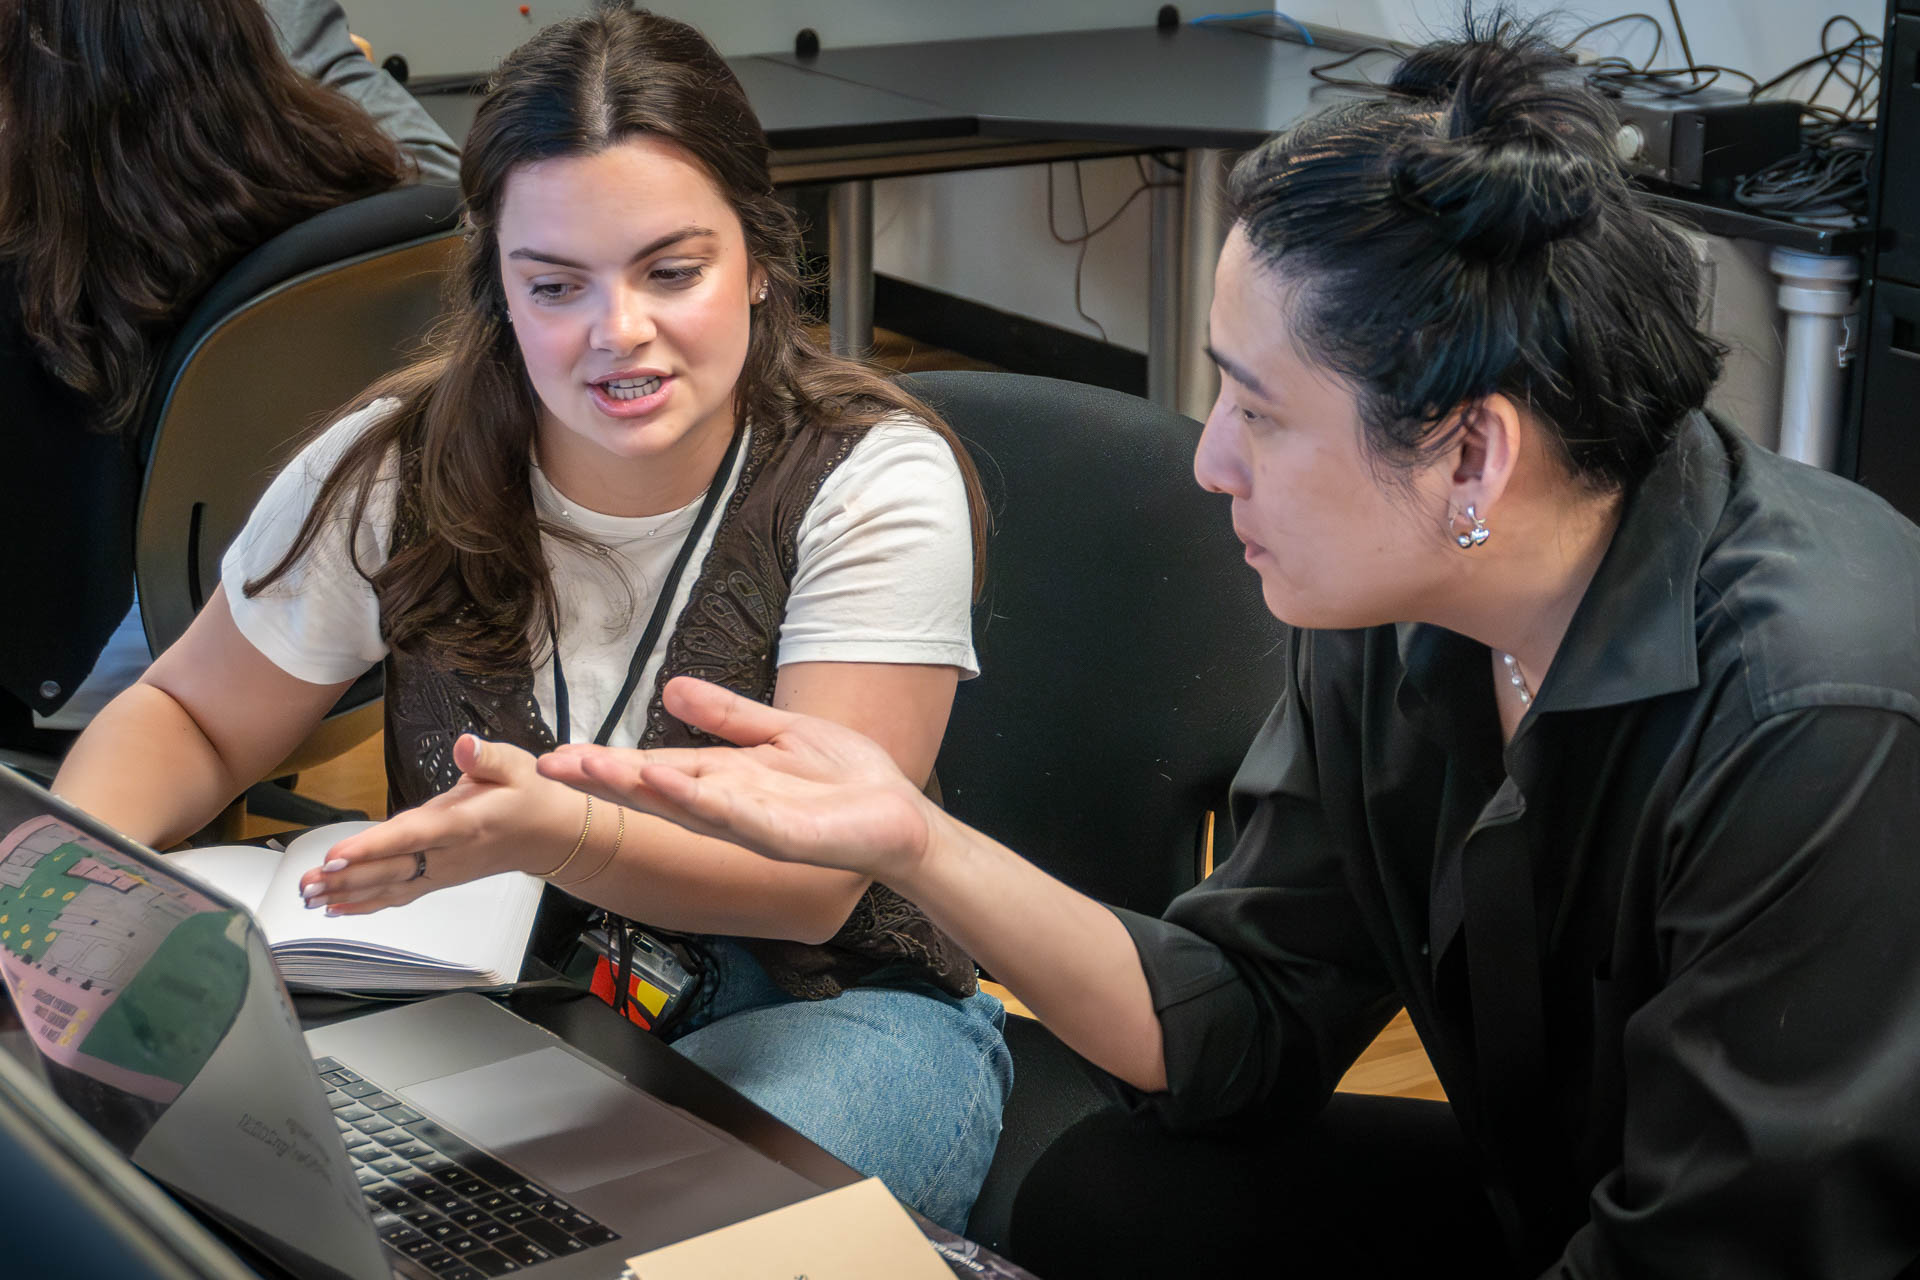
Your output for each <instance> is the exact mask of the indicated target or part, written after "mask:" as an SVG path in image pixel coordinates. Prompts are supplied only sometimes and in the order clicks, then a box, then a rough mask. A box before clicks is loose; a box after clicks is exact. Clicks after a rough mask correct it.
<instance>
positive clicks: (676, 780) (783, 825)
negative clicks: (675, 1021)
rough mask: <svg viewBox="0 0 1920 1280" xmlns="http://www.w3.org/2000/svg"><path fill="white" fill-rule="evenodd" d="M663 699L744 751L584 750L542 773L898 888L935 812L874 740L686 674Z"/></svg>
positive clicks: (788, 858)
mask: <svg viewBox="0 0 1920 1280" xmlns="http://www.w3.org/2000/svg"><path fill="white" fill-rule="evenodd" d="M664 698H665V705H666V708H667V710H668V711H669V712H671V713H672V714H673V715H675V716H677V717H678V718H679V719H680V720H682V721H683V722H685V723H687V724H689V725H692V726H693V727H695V728H697V729H703V730H705V731H706V732H708V733H711V734H713V735H714V736H716V737H719V738H724V739H726V740H727V741H729V742H734V743H738V744H739V748H727V747H704V748H677V749H665V750H655V751H639V750H632V749H618V748H612V747H597V746H590V745H584V744H577V745H569V746H565V747H561V748H560V749H559V750H557V751H555V752H553V753H552V754H550V755H545V756H542V757H541V758H540V761H539V766H538V767H539V771H540V772H541V773H542V774H543V775H545V776H546V777H548V778H552V779H555V780H557V781H560V782H565V783H567V784H568V785H569V786H573V787H578V788H579V789H581V790H582V791H587V792H591V793H592V794H594V795H596V796H599V797H600V798H602V799H604V800H609V801H612V802H613V803H616V804H625V805H628V806H630V807H632V808H635V809H639V810H642V811H644V812H646V813H652V814H656V815H658V816H660V817H662V818H665V819H667V820H668V821H670V822H674V823H677V824H679V825H680V826H682V827H685V828H686V829H687V830H689V831H694V832H697V833H699V834H702V835H708V836H715V837H717V838H719V839H722V840H727V841H730V842H732V843H734V844H738V845H743V846H745V847H746V848H748V849H752V850H753V851H754V852H756V853H759V854H763V855H765V856H766V857H769V858H776V859H779V860H780V861H783V862H804V863H811V864H813V865H815V866H822V867H837V868H840V869H843V870H847V871H856V872H860V873H862V874H864V875H869V876H873V877H875V878H876V879H881V880H890V879H894V878H896V877H897V876H898V875H899V874H900V873H901V872H902V871H904V870H906V869H907V868H909V867H910V866H911V865H912V864H914V863H915V862H917V861H918V860H919V859H920V858H921V857H922V856H923V855H924V854H925V852H926V848H927V845H928V843H929V842H930V840H931V837H932V830H933V823H934V821H935V820H936V815H937V811H936V810H934V808H933V806H932V805H931V804H930V803H929V802H928V801H927V800H926V799H925V797H923V796H922V795H921V794H920V792H919V790H918V789H917V788H916V787H915V786H914V785H913V783H912V782H910V781H908V780H907V778H906V777H905V776H904V775H903V774H902V773H901V772H900V770H899V768H898V767H897V766H896V765H895V764H894V762H893V759H892V757H891V756H889V755H888V754H887V753H886V751H885V750H884V749H883V748H881V747H880V746H879V745H878V744H877V743H875V742H874V741H873V740H871V739H870V738H867V737H865V736H863V735H861V734H859V733H857V732H855V731H854V730H852V729H849V728H847V727H846V726H844V725H839V724H835V723H833V722H832V721H830V720H822V719H819V718H817V717H814V716H803V715H796V714H794V713H793V712H789V711H781V710H778V709H776V708H774V707H769V706H766V705H765V704H763V703H759V702H755V701H753V700H751V699H749V698H742V697H740V696H739V695H738V694H734V693H731V692H729V691H727V690H725V689H722V688H721V687H719V686H718V685H714V684H708V683H706V682H705V681H702V680H695V679H693V678H691V677H688V676H681V677H678V678H677V679H675V680H673V681H671V682H670V683H669V684H668V685H667V687H666V690H665V694H664Z"/></svg>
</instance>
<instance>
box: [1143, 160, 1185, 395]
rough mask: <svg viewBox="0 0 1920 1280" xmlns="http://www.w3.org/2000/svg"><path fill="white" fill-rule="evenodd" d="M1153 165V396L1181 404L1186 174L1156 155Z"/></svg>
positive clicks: (1149, 164)
mask: <svg viewBox="0 0 1920 1280" xmlns="http://www.w3.org/2000/svg"><path fill="white" fill-rule="evenodd" d="M1188 154H1189V155H1191V154H1192V153H1191V152H1189V153H1188ZM1147 169H1148V172H1149V173H1150V174H1151V175H1152V177H1153V182H1154V188H1153V190H1152V191H1151V192H1149V193H1148V200H1149V202H1150V203H1149V205H1148V208H1147V399H1149V400H1151V401H1153V402H1154V403H1155V404H1157V405H1159V406H1160V407H1161V408H1163V409H1177V408H1178V407H1179V402H1180V308H1181V299H1180V260H1181V246H1182V242H1183V239H1184V232H1185V229H1186V228H1185V214H1184V210H1183V203H1184V202H1183V200H1182V193H1181V189H1180V185H1179V183H1180V175H1179V173H1178V172H1177V171H1176V170H1174V168H1173V167H1172V166H1171V165H1167V164H1162V163H1161V162H1160V159H1159V158H1158V157H1154V158H1153V159H1150V160H1148V162H1147Z"/></svg>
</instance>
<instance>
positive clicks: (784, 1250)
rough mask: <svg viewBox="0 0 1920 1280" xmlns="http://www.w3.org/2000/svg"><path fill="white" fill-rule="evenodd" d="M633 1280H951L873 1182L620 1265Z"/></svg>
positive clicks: (907, 1220) (908, 1221)
mask: <svg viewBox="0 0 1920 1280" xmlns="http://www.w3.org/2000/svg"><path fill="white" fill-rule="evenodd" d="M627 1269H628V1270H629V1271H631V1272H632V1273H633V1276H634V1280H803V1278H804V1280H953V1272H952V1271H950V1270H948V1268H947V1264H946V1263H944V1262H942V1261H941V1260H940V1255H939V1254H937V1253H935V1252H934V1249H933V1246H932V1245H931V1244H929V1243H928V1242H927V1238H926V1237H925V1236H923V1235H921V1234H920V1229H919V1228H918V1227H916V1226H914V1225H913V1219H912V1218H910V1217H908V1216H907V1211H906V1210H904V1209H902V1208H901V1207H900V1206H899V1205H898V1204H897V1203H895V1201H894V1198H893V1193H892V1192H890V1191H888V1190H887V1188H886V1187H885V1186H884V1185H883V1184H882V1183H881V1181H880V1179H878V1178H868V1179H867V1180H866V1181H864V1182H856V1183H854V1184H853V1185H852V1186H849V1187H841V1188H840V1189H839V1190H837V1191H827V1192H823V1193H821V1194H820V1195H817V1196H814V1197H813V1198H812V1199H811V1200H802V1201H801V1202H800V1203H799V1204H790V1205H788V1206H786V1207H785V1208H784V1209H775V1210H773V1211H772V1212H771V1213H763V1214H761V1215H760V1216H759V1217H757V1218H748V1219H747V1220H746V1221H744V1222H736V1223H734V1224H733V1225H732V1226H727V1227H721V1228H720V1229H719V1230H717V1231H709V1232H707V1234H705V1235H703V1236H695V1237H694V1238H693V1239H691V1240H682V1241H681V1242H680V1243H678V1244H670V1245H667V1246H666V1247H665V1248H661V1249H655V1250H653V1251H652V1252H651V1253H643V1254H641V1255H640V1256H639V1257H637V1258H630V1259H628V1260H627Z"/></svg>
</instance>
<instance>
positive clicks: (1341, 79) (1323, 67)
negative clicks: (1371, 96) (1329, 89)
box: [1307, 44, 1402, 89]
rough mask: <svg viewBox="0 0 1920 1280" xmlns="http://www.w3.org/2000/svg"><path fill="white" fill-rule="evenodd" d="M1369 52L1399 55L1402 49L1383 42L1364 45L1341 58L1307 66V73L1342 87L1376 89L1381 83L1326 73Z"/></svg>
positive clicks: (1319, 79)
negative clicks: (1314, 65)
mask: <svg viewBox="0 0 1920 1280" xmlns="http://www.w3.org/2000/svg"><path fill="white" fill-rule="evenodd" d="M1370 53H1391V54H1394V55H1396V56H1400V55H1401V54H1402V50H1399V49H1395V48H1393V47H1392V46H1390V45H1384V44H1370V45H1366V46H1365V47H1363V48H1359V49H1355V50H1354V51H1353V52H1352V53H1349V54H1347V55H1346V56H1345V57H1343V58H1335V59H1334V60H1333V61H1332V62H1323V63H1321V64H1320V65H1319V66H1317V67H1308V68H1307V74H1308V75H1310V76H1312V77H1313V78H1314V79H1315V80H1318V81H1319V82H1320V83H1322V84H1331V85H1337V86H1339V87H1340V88H1342V89H1378V88H1380V87H1381V85H1380V83H1379V82H1378V81H1375V80H1358V79H1352V78H1349V77H1347V76H1330V75H1328V74H1327V72H1329V71H1335V70H1338V69H1339V68H1341V67H1344V66H1346V65H1347V64H1348V63H1349V62H1352V61H1354V60H1355V59H1356V58H1364V57H1366V56H1367V55H1368V54H1370Z"/></svg>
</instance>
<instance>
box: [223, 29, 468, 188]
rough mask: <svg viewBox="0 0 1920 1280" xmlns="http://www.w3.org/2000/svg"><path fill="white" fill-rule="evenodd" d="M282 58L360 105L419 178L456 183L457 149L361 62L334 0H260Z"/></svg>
mask: <svg viewBox="0 0 1920 1280" xmlns="http://www.w3.org/2000/svg"><path fill="white" fill-rule="evenodd" d="M260 3H261V7H262V8H264V9H265V10H266V11H267V17H268V18H269V19H271V20H272V22H273V26H274V31H275V34H276V35H277V37H278V38H279V41H280V49H281V51H282V52H283V53H285V54H286V55H287V61H289V62H291V63H292V64H293V65H294V66H296V67H298V68H299V69H300V70H301V71H303V72H305V73H306V74H307V75H309V76H312V77H313V78H314V79H315V80H318V81H319V82H320V83H322V84H324V85H327V86H328V87H330V88H333V89H338V90H339V91H340V92H341V93H344V94H346V95H347V96H348V97H349V98H352V99H353V100H354V101H355V102H358V103H359V104H360V105H361V106H362V107H365V108H366V110H367V113H368V114H369V115H371V116H372V117H373V118H374V120H375V121H376V122H377V123H378V124H379V125H380V127H381V128H382V129H384V130H385V131H386V132H387V134H388V136H390V137H391V138H392V139H393V140H394V141H395V142H397V143H399V144H400V148H401V150H403V151H405V152H406V153H407V155H408V156H409V157H411V158H412V160H413V162H414V164H415V166H416V167H418V169H419V171H420V181H422V182H431V183H438V184H442V185H445V186H458V185H459V184H460V149H459V148H458V147H457V146H455V145H454V143H453V140H452V139H451V138H449V137H447V135H446V132H445V130H443V129H441V127H440V126H439V125H437V124H435V123H434V122H433V117H431V116H429V115H428V114H427V112H426V108H424V107H422V106H421V105H420V103H419V102H418V101H417V100H416V99H415V98H414V96H413V95H412V94H410V93H408V92H407V91H406V90H405V89H403V88H401V87H400V84H399V82H398V81H396V80H395V79H394V78H393V77H392V76H390V75H388V74H387V73H386V72H385V71H382V70H381V69H380V68H379V67H376V66H374V65H373V63H371V62H369V61H367V58H366V56H365V55H364V54H362V53H361V52H360V50H359V48H358V47H357V46H356V45H355V44H354V43H353V41H352V40H350V39H348V38H347V15H346V11H345V10H344V9H342V8H341V7H340V6H339V4H337V3H336V2H335V0H260Z"/></svg>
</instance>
